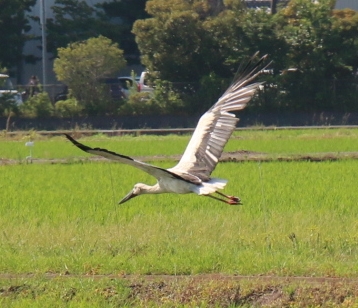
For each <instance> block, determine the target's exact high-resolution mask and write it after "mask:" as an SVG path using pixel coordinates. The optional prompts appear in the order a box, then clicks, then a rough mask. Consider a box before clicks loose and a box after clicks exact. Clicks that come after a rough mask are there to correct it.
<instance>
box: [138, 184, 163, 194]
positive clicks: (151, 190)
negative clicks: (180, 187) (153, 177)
mask: <svg viewBox="0 0 358 308" xmlns="http://www.w3.org/2000/svg"><path fill="white" fill-rule="evenodd" d="M141 185H142V188H141V193H142V194H161V193H163V192H165V191H164V190H163V189H162V188H161V187H160V186H159V184H158V183H157V184H155V185H153V186H150V185H146V184H141Z"/></svg>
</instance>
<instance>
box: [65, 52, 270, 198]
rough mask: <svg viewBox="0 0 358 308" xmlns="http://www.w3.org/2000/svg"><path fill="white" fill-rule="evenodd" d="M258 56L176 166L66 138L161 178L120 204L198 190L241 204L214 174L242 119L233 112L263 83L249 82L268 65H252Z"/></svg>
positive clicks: (205, 120)
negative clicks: (158, 164) (146, 196)
mask: <svg viewBox="0 0 358 308" xmlns="http://www.w3.org/2000/svg"><path fill="white" fill-rule="evenodd" d="M256 55H257V54H255V55H254V57H256ZM254 57H252V59H251V60H250V61H249V62H248V64H247V65H246V66H245V67H244V68H243V69H242V70H241V71H240V69H239V73H240V74H237V76H236V78H235V80H234V82H233V83H232V84H231V86H230V87H229V88H228V89H227V90H226V91H225V93H224V94H223V95H222V96H221V97H220V98H219V100H218V101H217V102H216V103H215V105H213V106H212V107H211V108H210V109H209V110H208V111H207V112H206V113H204V114H203V115H202V117H201V118H200V120H199V122H198V125H197V127H196V129H195V131H194V133H193V136H192V138H191V140H190V142H189V144H188V146H187V148H186V150H185V152H184V154H183V156H182V158H181V159H180V161H179V163H178V164H177V165H176V166H174V167H173V168H170V169H163V168H159V167H156V166H153V165H150V164H146V163H143V162H140V161H137V160H135V159H133V158H131V157H128V156H125V155H122V154H118V153H114V152H111V151H108V150H106V149H100V148H90V147H88V146H86V145H83V144H81V143H79V142H77V141H76V140H74V139H73V138H72V137H71V136H69V135H66V137H67V138H68V139H69V140H70V141H71V142H72V143H73V144H74V145H75V146H77V147H78V148H80V149H81V150H83V151H85V152H87V153H91V154H95V155H100V156H103V157H105V158H108V159H112V160H116V161H119V162H121V163H124V164H128V165H131V166H133V167H136V168H138V169H141V170H142V171H144V172H147V173H148V174H150V175H152V176H154V177H155V178H156V179H157V181H158V182H157V184H155V185H153V186H148V185H146V184H142V183H138V184H136V185H134V188H133V189H132V190H131V192H130V193H129V194H128V195H127V196H125V197H124V198H123V199H122V200H121V201H120V203H124V202H126V201H128V200H129V199H131V198H133V197H135V196H138V195H142V194H162V193H176V194H187V193H195V194H198V195H204V196H208V197H211V198H214V199H217V200H220V201H223V202H225V203H228V204H240V199H239V198H238V197H234V196H227V195H225V194H222V193H220V192H219V191H218V190H220V189H223V188H224V187H225V185H226V183H227V180H224V179H217V178H211V177H210V175H211V173H212V171H213V170H214V169H215V167H216V165H217V163H218V161H219V158H220V156H221V154H222V151H223V149H224V146H225V144H226V143H227V141H228V140H229V138H230V136H231V134H232V132H233V131H234V129H235V127H236V123H237V122H238V121H239V119H238V118H236V117H235V115H234V114H233V113H230V111H237V110H241V109H243V108H245V107H246V105H247V103H248V102H249V101H250V100H251V98H252V96H253V95H254V94H255V92H256V90H257V89H258V88H259V86H260V85H261V84H262V83H260V82H256V83H252V84H249V83H250V82H251V81H252V80H253V79H254V78H255V77H257V76H258V75H259V74H260V73H261V71H262V70H263V69H265V68H266V67H267V66H268V65H266V66H265V67H263V68H260V67H261V64H262V63H263V61H264V60H265V59H266V56H264V57H262V58H261V59H260V60H259V61H258V62H257V63H256V64H252V61H253V59H254ZM213 193H217V194H219V195H220V196H222V197H223V198H224V199H222V198H219V197H216V196H213V195H211V194H213Z"/></svg>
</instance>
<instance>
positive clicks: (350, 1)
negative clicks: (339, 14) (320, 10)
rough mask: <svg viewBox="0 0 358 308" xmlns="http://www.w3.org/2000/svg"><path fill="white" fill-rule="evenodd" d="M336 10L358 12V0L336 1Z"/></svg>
mask: <svg viewBox="0 0 358 308" xmlns="http://www.w3.org/2000/svg"><path fill="white" fill-rule="evenodd" d="M336 1H337V2H336V7H335V8H336V9H339V10H340V9H345V8H350V9H353V10H356V11H358V0H336Z"/></svg>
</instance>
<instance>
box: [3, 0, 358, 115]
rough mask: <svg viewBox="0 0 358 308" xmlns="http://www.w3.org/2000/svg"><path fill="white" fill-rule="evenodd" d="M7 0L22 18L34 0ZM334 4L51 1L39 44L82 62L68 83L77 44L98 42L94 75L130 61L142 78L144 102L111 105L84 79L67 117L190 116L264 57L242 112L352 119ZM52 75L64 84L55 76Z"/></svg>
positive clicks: (351, 61) (356, 22) (341, 13)
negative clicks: (145, 80)
mask: <svg viewBox="0 0 358 308" xmlns="http://www.w3.org/2000/svg"><path fill="white" fill-rule="evenodd" d="M8 1H9V3H10V0H8ZM11 1H12V2H18V3H22V5H23V10H24V11H26V5H27V6H28V7H30V6H31V4H32V3H33V2H34V1H30V0H11ZM5 2H6V1H5ZM12 2H11V3H12ZM8 5H10V4H8ZM334 5H335V1H333V0H319V1H312V0H291V1H289V2H288V4H287V5H285V6H283V7H280V6H278V7H277V13H276V14H271V13H270V12H269V11H267V10H264V9H248V8H247V7H246V5H245V2H244V1H240V0H226V1H223V0H216V1H213V0H206V1H201V0H148V1H145V0H143V1H142V0H141V1H131V0H122V1H119V2H118V1H112V2H105V3H103V4H100V5H97V6H95V7H90V6H88V5H87V4H86V3H85V2H84V1H77V0H56V1H55V5H54V7H53V11H54V15H55V18H54V19H52V20H49V21H48V39H47V41H48V46H47V47H48V50H49V51H51V52H52V53H53V54H54V55H55V56H56V57H57V60H56V61H58V62H57V63H61V62H62V64H63V63H64V62H63V61H65V59H66V61H69V63H71V61H72V60H73V59H77V60H76V61H77V62H82V63H81V65H82V67H81V65H80V63H78V66H79V67H80V68H79V69H78V71H77V72H76V74H77V75H76V76H77V80H78V79H81V78H80V77H81V76H82V77H85V79H86V78H88V76H84V75H85V72H86V69H85V66H86V61H85V60H86V59H89V58H88V57H90V55H89V54H88V53H86V51H85V50H86V48H84V47H86V45H87V44H88V43H89V42H92V43H93V42H94V41H93V38H96V39H97V40H102V43H99V45H101V44H103V42H104V41H103V40H105V43H104V45H103V46H112V47H115V48H117V49H118V50H120V52H119V53H118V52H117V51H116V52H114V54H117V56H115V57H117V58H118V61H117V62H116V61H115V62H113V65H112V66H111V65H109V68H108V69H107V70H105V71H103V72H101V74H102V73H103V74H102V75H101V76H100V77H104V76H108V75H110V74H113V73H114V72H115V71H116V70H118V69H119V68H120V67H121V66H123V65H124V64H125V63H139V62H140V63H142V64H143V65H144V66H145V67H146V68H147V70H148V71H149V73H150V75H151V78H152V79H151V80H152V85H153V86H154V87H155V91H154V94H153V95H152V96H150V97H147V94H143V93H134V94H133V95H131V96H130V97H129V98H127V99H125V100H123V101H121V102H119V103H113V102H111V101H110V100H107V101H108V102H107V103H105V104H103V100H101V98H100V97H102V96H100V97H97V96H96V95H98V93H99V94H100V93H101V92H100V91H101V89H100V88H101V87H100V86H98V87H97V84H93V82H95V83H96V80H98V78H97V77H99V76H91V78H94V79H93V80H94V81H93V80H92V79H91V80H87V85H83V84H81V85H80V89H83V86H86V87H88V93H87V92H86V93H87V94H89V95H87V97H84V96H86V95H85V94H83V93H81V90H79V91H78V90H76V85H72V99H73V101H72V103H71V104H72V105H73V104H75V105H76V106H77V107H78V106H79V107H78V108H77V109H76V108H73V106H72V105H71V104H69V106H70V107H68V106H67V105H66V106H65V107H66V108H67V109H66V108H65V109H66V110H72V111H70V113H71V112H77V113H80V114H81V113H82V114H108V113H110V114H148V113H151V114H153V113H156V114H158V113H159V114H168V113H181V114H193V113H200V112H203V111H204V110H206V109H207V108H208V107H210V106H211V105H212V104H213V103H214V102H215V100H216V99H217V98H218V97H219V96H220V94H221V93H222V92H223V90H224V89H225V88H226V87H227V85H228V84H229V83H230V81H231V80H232V78H233V76H234V74H235V71H236V69H237V67H238V66H239V64H240V63H242V62H243V61H245V59H247V57H248V56H250V55H252V54H253V53H255V52H256V51H260V53H261V54H269V56H270V59H271V60H273V64H272V66H271V69H270V70H267V72H266V74H263V75H262V76H261V77H260V79H261V80H262V81H265V84H264V86H263V88H262V91H260V92H259V93H258V95H257V96H256V97H255V99H254V100H253V102H252V104H251V107H250V109H249V110H251V111H253V112H256V111H258V110H259V111H261V112H268V111H269V112H297V111H301V112H302V111H303V112H320V111H337V112H356V111H358V103H357V69H358V45H357V38H358V14H357V12H356V11H354V10H351V9H344V10H334ZM0 11H1V14H0V20H1V19H2V18H3V16H4V14H3V11H2V10H0ZM20 15H21V14H20ZM22 17H23V16H22ZM20 19H21V18H20ZM19 24H21V23H19ZM22 24H23V25H26V23H25V22H23V23H22ZM1 35H4V34H0V36H1ZM33 39H34V38H33ZM91 40H92V41H91ZM94 45H95V46H98V41H97V43H94ZM76 48H82V54H81V52H80V53H79V54H77V55H76V57H77V58H76V57H74V56H73V53H74V51H76ZM18 49H19V50H20V49H21V48H18ZM92 50H93V49H92ZM96 50H97V49H96ZM110 50H111V48H107V49H106V50H103V49H102V51H99V52H102V53H105V52H107V53H108V52H109V51H110ZM113 50H114V49H113ZM1 52H2V53H5V51H3V49H2V51H1ZM1 52H0V61H1V63H2V65H3V66H4V65H8V66H9V67H11V65H12V66H13V65H14V64H15V63H16V60H15V58H16V57H14V55H12V57H10V56H6V55H4V54H2V53H1ZM76 52H77V51H76ZM20 56H21V55H20V54H19V55H18V57H17V58H16V59H19V58H20ZM22 56H23V55H22ZM72 56H73V57H74V58H73V57H72ZM68 57H69V58H68ZM71 57H72V58H71ZM78 57H79V58H78ZM108 57H109V58H111V57H112V56H111V55H110V56H108ZM71 59H72V60H71ZM79 59H81V60H79ZM97 60H98V58H97ZM56 61H55V71H56ZM87 63H89V62H87ZM97 63H104V62H98V61H97ZM83 65H84V66H83ZM58 67H59V68H58V70H61V69H60V67H61V65H58ZM63 67H66V66H62V68H63ZM89 67H91V66H90V65H88V68H89ZM87 71H88V70H87ZM56 73H57V75H58V77H59V80H62V81H64V82H66V83H67V84H69V85H70V83H71V82H69V78H70V77H68V75H67V77H64V76H65V75H66V72H63V69H62V72H60V73H59V72H56ZM72 73H73V72H72ZM61 74H62V77H61ZM61 78H62V79H61ZM70 88H71V86H70ZM96 88H98V89H99V90H98V91H99V92H96ZM67 103H68V102H67ZM61 104H62V105H63V104H65V103H61ZM62 108H64V107H63V106H62ZM71 108H72V109H71Z"/></svg>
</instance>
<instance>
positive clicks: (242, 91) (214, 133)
mask: <svg viewBox="0 0 358 308" xmlns="http://www.w3.org/2000/svg"><path fill="white" fill-rule="evenodd" d="M256 56H257V53H256V54H255V55H254V56H253V57H252V58H251V59H250V60H249V61H248V63H247V64H246V65H245V66H244V67H240V68H239V70H238V73H237V74H236V76H235V79H234V81H233V83H232V84H231V86H230V87H229V88H228V89H227V90H226V91H225V93H224V94H223V95H222V96H221V97H220V98H219V100H218V101H217V102H216V103H215V105H213V106H212V107H211V108H210V109H209V110H208V111H207V112H206V113H204V114H203V115H202V117H201V118H200V120H199V122H198V125H197V126H196V129H195V131H194V134H193V136H192V137H191V140H190V142H189V144H188V146H187V148H186V150H185V152H184V154H183V156H182V158H181V160H180V161H179V163H178V164H177V165H176V166H175V167H173V168H171V169H168V170H169V171H172V172H175V173H177V174H185V173H189V174H192V175H195V176H197V177H199V178H200V179H201V180H203V181H207V180H209V178H210V174H211V172H212V171H213V170H214V168H215V167H216V164H217V163H218V160H219V158H220V156H221V154H222V152H223V149H224V146H225V144H226V143H227V141H228V140H229V138H230V136H231V134H232V132H233V131H234V129H235V127H236V123H237V122H238V121H239V119H238V118H236V117H235V115H234V114H233V113H230V111H236V110H241V109H243V108H245V107H246V105H247V103H248V102H249V101H250V100H251V98H252V97H253V95H254V94H255V92H256V90H257V89H258V87H259V86H260V85H261V84H262V82H256V83H253V84H249V83H250V82H251V81H252V80H253V79H255V78H256V77H257V76H258V75H259V74H260V73H261V72H262V70H263V69H265V68H266V67H267V66H268V65H269V64H270V63H268V64H267V65H266V66H264V67H262V66H263V65H262V64H263V62H264V60H265V59H266V58H267V56H263V57H262V58H261V59H260V60H259V61H258V62H256V63H254V64H253V61H254V58H255V57H256Z"/></svg>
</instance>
